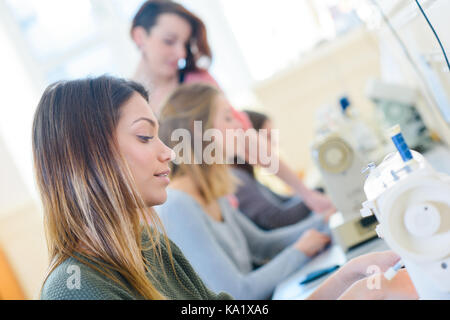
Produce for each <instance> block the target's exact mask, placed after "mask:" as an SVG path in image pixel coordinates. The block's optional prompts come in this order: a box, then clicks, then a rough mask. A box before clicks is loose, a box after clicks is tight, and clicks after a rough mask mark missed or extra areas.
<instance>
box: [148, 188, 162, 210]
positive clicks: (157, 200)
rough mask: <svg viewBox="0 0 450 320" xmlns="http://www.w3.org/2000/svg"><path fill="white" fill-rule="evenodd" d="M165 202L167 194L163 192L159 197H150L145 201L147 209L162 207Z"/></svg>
mask: <svg viewBox="0 0 450 320" xmlns="http://www.w3.org/2000/svg"><path fill="white" fill-rule="evenodd" d="M166 200H167V193H166V191H165V190H164V192H163V193H162V194H161V195H158V196H155V195H152V197H151V199H149V200H148V201H146V204H147V206H148V207H153V206H159V205H162V204H163V203H164V202H166Z"/></svg>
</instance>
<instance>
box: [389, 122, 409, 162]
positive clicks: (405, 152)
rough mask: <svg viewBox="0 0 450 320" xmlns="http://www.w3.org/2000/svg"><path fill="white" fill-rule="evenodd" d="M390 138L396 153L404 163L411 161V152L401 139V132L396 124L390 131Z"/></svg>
mask: <svg viewBox="0 0 450 320" xmlns="http://www.w3.org/2000/svg"><path fill="white" fill-rule="evenodd" d="M389 131H390V136H391V139H392V142H393V143H394V145H395V147H396V148H397V150H398V153H399V154H400V156H401V157H402V160H403V161H404V162H408V161H410V160H412V159H413V156H412V154H411V151H410V150H409V147H408V145H407V144H406V141H405V139H404V138H403V135H402V132H401V130H400V126H399V125H398V124H397V125H395V126H393V127H392V128H391V129H390V130H389Z"/></svg>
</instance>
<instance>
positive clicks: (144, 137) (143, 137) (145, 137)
mask: <svg viewBox="0 0 450 320" xmlns="http://www.w3.org/2000/svg"><path fill="white" fill-rule="evenodd" d="M137 137H138V138H139V140H141V141H142V142H148V141H149V140H151V139H153V137H149V136H137Z"/></svg>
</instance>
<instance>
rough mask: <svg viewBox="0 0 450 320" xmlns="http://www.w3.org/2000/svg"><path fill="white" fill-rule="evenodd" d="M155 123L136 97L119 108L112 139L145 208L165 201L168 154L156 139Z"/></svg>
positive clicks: (149, 111)
mask: <svg viewBox="0 0 450 320" xmlns="http://www.w3.org/2000/svg"><path fill="white" fill-rule="evenodd" d="M158 127H159V125H158V121H157V120H156V117H155V115H154V114H153V112H152V110H151V108H150V106H149V105H148V103H147V101H145V99H144V98H142V96H141V95H140V94H138V93H134V94H133V95H132V96H131V98H130V99H129V100H128V101H127V102H126V103H125V104H124V105H123V106H122V107H121V110H120V119H119V122H118V124H117V128H116V132H115V134H116V139H117V143H118V146H119V150H120V152H121V154H122V155H123V156H124V157H125V160H126V161H127V163H128V165H129V167H130V170H131V173H132V174H133V177H134V179H135V182H136V185H137V188H138V192H139V193H140V194H141V196H142V198H143V199H144V201H145V203H146V204H147V205H148V206H155V205H159V204H162V203H164V202H165V201H166V198H167V194H166V187H167V185H168V184H169V182H170V180H169V177H168V175H169V171H170V169H169V161H171V159H172V150H171V149H170V148H169V147H167V146H166V145H165V144H164V143H163V142H161V140H160V139H159V137H158Z"/></svg>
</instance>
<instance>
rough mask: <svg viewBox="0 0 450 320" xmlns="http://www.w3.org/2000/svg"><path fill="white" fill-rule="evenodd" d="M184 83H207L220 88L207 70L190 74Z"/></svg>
mask: <svg viewBox="0 0 450 320" xmlns="http://www.w3.org/2000/svg"><path fill="white" fill-rule="evenodd" d="M184 83H206V84H210V85H212V86H215V87H217V88H219V84H218V83H217V81H216V79H214V77H213V76H212V75H211V74H210V73H209V72H208V71H207V70H197V71H191V72H188V73H187V74H186V76H185V78H184Z"/></svg>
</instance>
